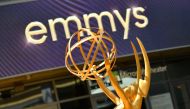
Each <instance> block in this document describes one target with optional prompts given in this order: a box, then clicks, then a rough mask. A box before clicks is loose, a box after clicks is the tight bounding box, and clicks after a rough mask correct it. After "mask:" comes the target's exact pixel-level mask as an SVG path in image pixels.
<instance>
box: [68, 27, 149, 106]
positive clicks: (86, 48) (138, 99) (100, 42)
mask: <svg viewBox="0 0 190 109" xmlns="http://www.w3.org/2000/svg"><path fill="white" fill-rule="evenodd" d="M82 33H86V36H82V37H81V34H82ZM136 39H137V42H138V44H139V46H140V49H141V51H142V56H143V59H144V65H145V72H144V73H145V75H144V77H143V78H142V71H141V66H140V61H139V57H138V54H137V50H136V47H135V46H134V44H133V42H131V46H132V49H133V52H134V56H135V61H136V67H137V79H136V81H135V82H134V83H132V84H130V85H129V86H126V87H124V88H121V87H120V86H119V83H118V81H117V80H116V78H115V76H114V75H113V74H112V68H113V66H114V64H115V61H116V52H117V49H116V46H115V43H114V41H113V39H112V38H111V36H110V35H109V34H108V33H107V32H105V31H103V30H102V29H96V28H91V29H86V28H82V29H80V30H79V31H77V32H75V33H74V34H73V35H72V36H71V38H70V40H69V42H68V45H67V47H66V55H65V65H66V67H67V69H68V70H69V72H70V73H72V74H73V75H75V76H77V77H79V78H81V80H82V81H84V80H87V79H88V80H95V81H96V82H97V84H98V85H99V87H100V88H101V89H102V90H103V92H104V93H105V94H106V95H107V96H108V97H109V98H110V100H111V101H112V102H113V103H114V104H115V105H116V106H115V108H114V109H141V105H142V100H143V97H146V96H147V94H148V91H149V87H150V76H151V75H150V63H149V59H148V56H147V53H146V50H145V48H144V46H143V44H142V42H141V41H140V40H139V38H136ZM75 52H78V53H77V55H76V53H75ZM81 57H82V58H81ZM79 58H81V59H80V61H81V60H83V63H82V66H81V65H78V64H76V63H77V62H79V61H78V59H79ZM96 60H99V61H98V62H96V63H95V61H96ZM107 76H108V77H109V80H110V82H111V85H112V86H113V88H114V90H115V92H116V93H113V92H112V91H110V90H109V89H108V88H107V87H106V86H105V84H104V82H103V78H104V77H107Z"/></svg>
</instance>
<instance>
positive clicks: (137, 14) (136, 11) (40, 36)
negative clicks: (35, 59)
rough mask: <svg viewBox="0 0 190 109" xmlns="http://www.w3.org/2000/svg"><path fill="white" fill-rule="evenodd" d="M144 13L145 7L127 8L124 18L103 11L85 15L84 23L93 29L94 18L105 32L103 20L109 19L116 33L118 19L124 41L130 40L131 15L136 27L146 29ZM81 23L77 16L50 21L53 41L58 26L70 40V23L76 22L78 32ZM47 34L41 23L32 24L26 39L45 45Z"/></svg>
mask: <svg viewBox="0 0 190 109" xmlns="http://www.w3.org/2000/svg"><path fill="white" fill-rule="evenodd" d="M144 11H145V9H144V8H143V7H134V8H127V9H126V14H125V17H122V15H121V13H120V12H119V11H118V10H113V13H111V12H109V11H103V12H101V13H99V14H97V13H90V14H83V22H84V24H85V28H91V26H90V19H92V18H94V19H96V20H97V23H98V28H100V29H103V30H104V26H103V22H102V18H103V17H107V18H108V19H109V22H110V26H111V30H112V32H116V31H117V27H116V25H115V19H117V20H118V21H119V22H120V23H121V25H122V26H123V28H124V35H123V39H128V33H129V24H130V19H131V17H132V16H131V15H133V17H134V18H135V19H137V21H136V22H135V24H134V25H135V26H136V27H138V28H145V27H146V26H147V25H148V18H147V17H146V16H145V15H144ZM115 17H116V18H115ZM81 21H82V20H80V19H79V18H78V17H77V16H69V17H67V18H66V19H65V18H55V19H49V20H48V25H49V30H50V33H51V39H52V41H57V40H58V36H57V33H56V29H55V26H56V24H62V25H63V27H64V31H65V36H66V39H69V38H70V36H71V35H70V29H69V22H75V23H76V26H77V28H78V30H80V29H81V28H83V27H82V22H81ZM34 28H38V29H34ZM47 33H48V28H47V27H46V26H45V25H44V24H43V23H42V22H40V21H34V22H30V23H29V24H28V25H27V26H26V28H25V35H26V39H27V41H28V42H30V43H32V44H42V43H44V42H45V41H46V39H47V37H48V36H47ZM83 35H84V33H83V32H81V34H80V36H83ZM36 37H37V38H36Z"/></svg>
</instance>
